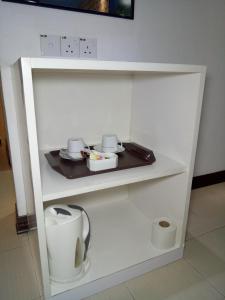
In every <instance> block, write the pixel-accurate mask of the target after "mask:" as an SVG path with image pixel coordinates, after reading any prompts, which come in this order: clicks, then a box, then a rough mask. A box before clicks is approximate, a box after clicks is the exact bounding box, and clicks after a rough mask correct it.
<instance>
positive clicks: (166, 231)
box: [151, 218, 177, 250]
mask: <svg viewBox="0 0 225 300" xmlns="http://www.w3.org/2000/svg"><path fill="white" fill-rule="evenodd" d="M176 232H177V226H176V224H175V223H174V222H173V221H172V220H170V219H168V218H159V219H156V220H154V222H153V224H152V236H151V242H152V244H153V246H154V247H156V248H158V249H161V250H163V249H169V248H171V247H173V246H174V245H175V242H176Z"/></svg>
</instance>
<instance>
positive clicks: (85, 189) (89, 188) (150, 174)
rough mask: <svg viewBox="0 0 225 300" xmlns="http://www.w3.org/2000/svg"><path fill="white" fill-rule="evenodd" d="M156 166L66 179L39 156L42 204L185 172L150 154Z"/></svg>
mask: <svg viewBox="0 0 225 300" xmlns="http://www.w3.org/2000/svg"><path fill="white" fill-rule="evenodd" d="M154 154H155V157H156V162H155V163H154V164H152V165H149V166H144V167H137V168H132V169H126V170H120V171H115V172H109V173H104V174H98V175H94V176H89V177H83V178H77V179H67V178H65V177H64V176H62V175H61V174H59V173H57V172H56V171H54V170H53V169H52V168H51V166H50V165H49V163H48V162H47V160H46V158H45V155H44V153H43V152H40V167H41V179H42V193H43V201H44V202H45V201H50V200H54V199H59V198H64V197H70V196H75V195H80V194H84V193H89V192H93V191H97V190H103V189H107V188H112V187H116V186H122V185H126V184H131V183H136V182H140V181H145V180H151V179H157V178H160V177H165V176H170V175H176V174H180V173H183V172H185V170H186V167H185V166H184V165H183V164H181V163H180V162H177V161H175V160H173V159H171V158H169V157H167V156H164V155H162V154H160V153H157V152H155V151H154Z"/></svg>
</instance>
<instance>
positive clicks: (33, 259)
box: [28, 236, 43, 298]
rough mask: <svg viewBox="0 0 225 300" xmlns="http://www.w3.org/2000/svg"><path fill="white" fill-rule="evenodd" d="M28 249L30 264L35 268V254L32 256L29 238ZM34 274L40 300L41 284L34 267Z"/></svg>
mask: <svg viewBox="0 0 225 300" xmlns="http://www.w3.org/2000/svg"><path fill="white" fill-rule="evenodd" d="M28 248H29V250H30V254H31V259H32V264H33V266H35V265H36V260H35V254H34V251H33V248H32V246H31V241H30V237H29V236H28ZM34 274H35V280H36V283H37V287H38V292H39V295H40V298H41V297H43V293H42V288H41V285H42V283H41V282H40V281H39V277H38V271H37V268H36V267H35V270H34Z"/></svg>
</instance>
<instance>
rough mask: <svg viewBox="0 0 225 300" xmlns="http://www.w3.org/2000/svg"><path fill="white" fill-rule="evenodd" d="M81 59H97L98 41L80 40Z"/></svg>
mask: <svg viewBox="0 0 225 300" xmlns="http://www.w3.org/2000/svg"><path fill="white" fill-rule="evenodd" d="M80 58H97V39H90V38H80Z"/></svg>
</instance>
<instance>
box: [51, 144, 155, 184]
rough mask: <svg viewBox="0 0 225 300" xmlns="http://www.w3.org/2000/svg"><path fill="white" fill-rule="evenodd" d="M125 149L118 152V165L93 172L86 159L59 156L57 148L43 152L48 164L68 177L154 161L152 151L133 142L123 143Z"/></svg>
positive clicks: (111, 170) (136, 165)
mask: <svg viewBox="0 0 225 300" xmlns="http://www.w3.org/2000/svg"><path fill="white" fill-rule="evenodd" d="M123 146H124V147H125V151H123V152H121V153H118V166H117V168H114V169H107V170H103V171H97V172H93V171H90V170H89V169H88V168H87V165H86V163H87V162H86V159H84V160H80V161H71V160H66V159H63V158H61V157H60V156H59V150H56V151H51V152H49V153H45V157H46V158H47V160H48V162H49V164H50V166H51V167H52V168H53V169H54V170H55V171H56V172H58V173H60V174H62V175H63V176H65V177H66V178H68V179H75V178H81V177H85V176H91V175H96V174H102V173H108V172H113V171H118V170H124V169H130V168H136V167H142V166H146V165H151V164H152V163H153V162H154V161H155V156H154V153H153V152H152V151H151V150H149V149H147V148H144V147H142V146H140V145H138V144H135V143H124V144H123Z"/></svg>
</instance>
